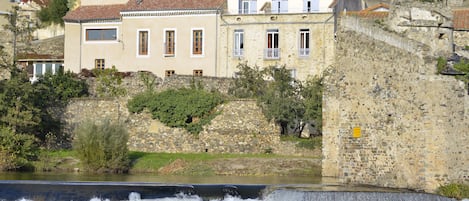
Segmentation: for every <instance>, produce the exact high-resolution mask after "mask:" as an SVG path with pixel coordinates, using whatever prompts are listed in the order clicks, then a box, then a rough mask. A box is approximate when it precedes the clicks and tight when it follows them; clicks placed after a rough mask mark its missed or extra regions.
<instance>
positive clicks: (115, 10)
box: [64, 0, 225, 21]
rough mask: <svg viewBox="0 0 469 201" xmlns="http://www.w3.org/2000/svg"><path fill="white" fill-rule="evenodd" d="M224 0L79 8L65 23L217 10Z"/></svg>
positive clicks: (157, 0) (132, 0)
mask: <svg viewBox="0 0 469 201" xmlns="http://www.w3.org/2000/svg"><path fill="white" fill-rule="evenodd" d="M137 1H140V2H141V3H138V2H137ZM224 2H225V0H190V1H188V0H129V1H128V2H127V4H115V5H103V6H80V7H78V8H77V9H75V10H73V11H70V12H68V13H67V15H65V17H64V20H65V21H87V20H109V19H119V18H120V12H121V11H149V10H152V11H157V10H192V9H218V8H220V7H221V6H223V3H224Z"/></svg>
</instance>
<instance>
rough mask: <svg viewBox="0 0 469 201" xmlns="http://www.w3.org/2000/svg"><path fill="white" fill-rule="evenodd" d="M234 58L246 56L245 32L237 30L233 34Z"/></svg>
mask: <svg viewBox="0 0 469 201" xmlns="http://www.w3.org/2000/svg"><path fill="white" fill-rule="evenodd" d="M233 40H234V41H233V43H234V48H233V56H234V57H242V56H244V30H243V29H237V30H235V31H234V33H233Z"/></svg>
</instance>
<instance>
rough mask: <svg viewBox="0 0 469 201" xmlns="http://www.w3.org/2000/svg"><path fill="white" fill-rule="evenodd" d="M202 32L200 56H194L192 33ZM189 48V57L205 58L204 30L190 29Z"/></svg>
mask: <svg viewBox="0 0 469 201" xmlns="http://www.w3.org/2000/svg"><path fill="white" fill-rule="evenodd" d="M198 30H200V31H202V53H201V54H194V51H193V50H194V31H198ZM190 34H191V41H190V42H191V48H190V50H189V51H190V55H191V57H204V56H205V29H204V28H192V29H191V33H190Z"/></svg>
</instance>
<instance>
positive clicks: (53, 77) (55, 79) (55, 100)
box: [35, 69, 88, 105]
mask: <svg viewBox="0 0 469 201" xmlns="http://www.w3.org/2000/svg"><path fill="white" fill-rule="evenodd" d="M35 88H36V89H37V90H39V93H40V94H41V95H42V98H43V101H44V102H48V103H51V105H57V104H60V103H64V104H65V103H67V102H68V101H69V100H70V99H71V98H75V97H83V96H87V95H88V85H87V84H86V82H85V81H83V80H80V79H78V78H77V77H76V75H74V74H73V73H72V72H70V71H67V72H64V70H63V69H60V70H59V71H58V72H57V73H55V74H50V73H47V74H45V75H44V77H42V78H41V79H39V82H37V83H36V84H35Z"/></svg>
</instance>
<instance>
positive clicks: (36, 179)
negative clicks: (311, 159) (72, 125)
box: [0, 172, 451, 201]
mask: <svg viewBox="0 0 469 201" xmlns="http://www.w3.org/2000/svg"><path fill="white" fill-rule="evenodd" d="M10 200H11V201H72V200H73V201H77V200H83V201H114V200H116V201H117V200H119V201H122V200H128V201H351V200H360V201H375V200H384V201H394V200H396V201H451V199H448V198H444V197H441V196H437V195H433V194H425V193H417V192H411V191H408V190H402V189H387V188H377V187H370V186H350V185H347V186H344V185H339V184H338V183H337V182H336V180H335V179H331V178H314V177H292V176H289V177H281V176H263V177H253V176H249V177H247V176H246V177H240V176H190V177H187V176H159V175H154V174H138V175H132V174H130V175H115V174H82V173H61V174H56V173H43V172H41V173H16V172H4V173H0V201H10Z"/></svg>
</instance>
